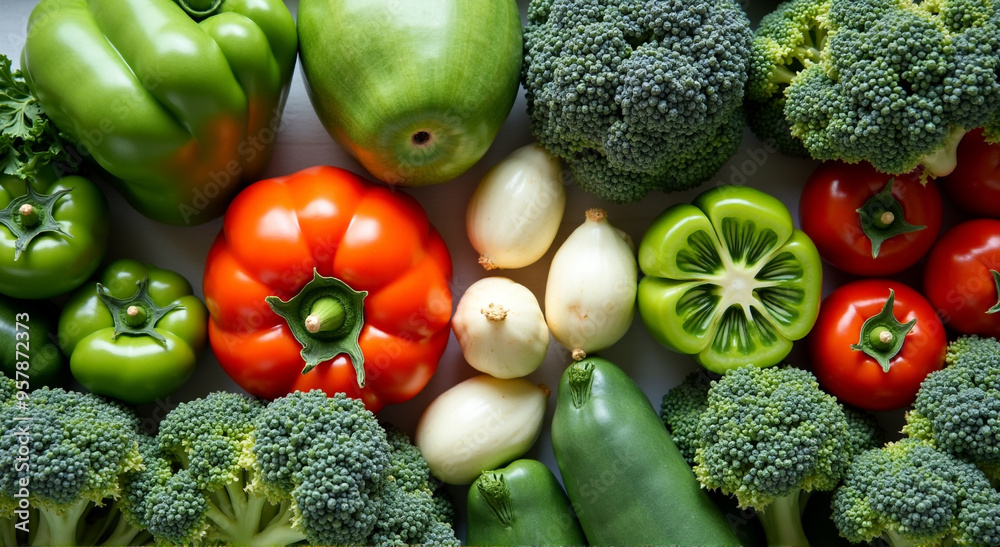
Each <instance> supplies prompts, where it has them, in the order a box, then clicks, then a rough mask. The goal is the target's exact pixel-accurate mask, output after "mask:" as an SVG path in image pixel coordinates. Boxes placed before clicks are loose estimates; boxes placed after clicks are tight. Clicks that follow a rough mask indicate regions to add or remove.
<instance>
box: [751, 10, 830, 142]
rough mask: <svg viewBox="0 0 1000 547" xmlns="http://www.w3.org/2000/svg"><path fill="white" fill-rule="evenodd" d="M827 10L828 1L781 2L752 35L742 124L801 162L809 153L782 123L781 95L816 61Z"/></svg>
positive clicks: (824, 35)
mask: <svg viewBox="0 0 1000 547" xmlns="http://www.w3.org/2000/svg"><path fill="white" fill-rule="evenodd" d="M829 11H830V0H805V1H803V0H792V1H786V2H782V3H780V4H779V5H778V7H777V8H775V9H774V11H772V12H770V13H768V14H767V15H765V16H764V17H762V18H761V20H760V23H758V25H757V28H756V29H755V30H754V37H753V46H752V47H751V50H750V51H751V56H750V73H749V78H748V80H747V92H746V104H745V108H746V111H747V121H748V122H749V123H750V129H751V130H752V131H753V133H754V135H756V136H757V138H759V139H761V140H763V141H766V142H769V143H771V144H772V145H773V146H774V147H775V148H777V149H778V151H779V152H781V153H782V154H785V155H788V156H793V157H806V156H808V155H809V151H808V150H806V147H805V145H804V144H803V143H802V141H801V140H799V139H797V138H795V137H793V136H792V133H791V128H790V127H789V123H788V120H787V119H785V104H786V99H785V90H786V89H787V88H788V85H789V84H790V83H792V81H793V80H794V78H795V77H796V76H797V75H798V73H799V72H801V71H802V69H804V68H805V67H808V66H810V65H812V64H815V63H818V62H819V61H820V59H821V55H822V54H823V52H824V51H825V50H826V47H827V34H828V32H827V29H826V25H825V24H823V23H822V22H821V19H822V17H823V16H825V15H826V13H827V12H829Z"/></svg>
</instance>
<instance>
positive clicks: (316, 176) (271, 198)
mask: <svg viewBox="0 0 1000 547" xmlns="http://www.w3.org/2000/svg"><path fill="white" fill-rule="evenodd" d="M451 274H452V270H451V257H450V255H449V254H448V249H447V247H445V243H444V240H443V239H441V236H440V235H439V234H438V232H437V231H436V230H435V229H434V227H433V226H431V224H430V223H429V222H428V219H427V215H426V213H425V212H424V210H423V209H422V208H421V207H420V204H419V203H417V201H416V200H414V199H413V198H412V197H410V196H408V195H407V194H404V193H402V192H398V191H395V190H392V189H389V188H386V187H384V186H381V185H377V184H373V183H370V182H368V181H367V180H366V179H364V178H362V177H360V176H358V175H355V174H353V173H350V172H348V171H345V170H343V169H337V168H334V167H314V168H310V169H305V170H302V171H299V172H297V173H293V174H291V175H288V176H286V177H279V178H273V179H267V180H262V181H259V182H256V183H254V184H252V185H250V186H248V187H247V188H245V189H244V190H243V191H242V192H240V194H239V195H238V196H237V197H236V199H235V200H233V202H232V204H230V206H229V209H228V210H227V211H226V216H225V220H224V222H223V227H222V231H221V232H220V233H219V235H218V237H217V238H216V240H215V243H214V244H213V245H212V248H211V250H210V251H209V255H208V259H207V261H206V265H205V277H204V285H203V287H204V293H205V303H206V304H207V306H208V310H209V313H210V314H211V320H210V322H209V340H210V341H211V344H212V349H213V351H214V352H215V355H216V357H218V359H219V363H220V364H221V365H222V367H223V369H225V371H226V372H227V373H228V374H229V376H230V377H232V378H233V380H235V381H236V382H237V383H238V384H239V385H240V386H241V387H242V388H243V389H245V390H247V391H248V392H249V393H250V394H252V395H255V396H258V397H263V398H267V399H272V398H275V397H279V396H282V395H285V394H287V393H289V392H291V391H309V390H311V389H322V390H323V391H325V392H326V393H328V394H331V395H332V394H334V393H337V392H344V393H347V395H349V396H351V397H355V398H360V399H361V400H363V401H364V403H365V406H366V407H367V408H368V409H369V410H371V411H373V412H375V411H378V410H380V409H381V408H382V407H383V406H384V405H387V404H395V403H400V402H403V401H406V400H408V399H410V398H411V397H413V396H414V395H416V394H417V393H418V392H419V391H420V390H421V389H423V387H424V386H425V385H426V384H427V382H428V381H429V380H430V378H431V375H432V374H433V373H434V371H435V369H436V368H437V365H438V361H439V359H440V358H441V355H442V353H444V350H445V346H446V345H447V343H448V337H449V334H450V332H451V329H450V318H451V304H452V301H451V289H450V287H449V283H450V281H451ZM317 278H320V279H319V280H317ZM362 291H364V294H363V293H362ZM271 297H275V298H277V299H278V300H280V301H285V302H287V304H286V305H285V306H284V307H282V306H278V308H281V309H283V310H285V313H284V314H279V313H278V311H279V310H278V309H277V308H276V307H275V306H277V305H278V302H277V301H275V300H274V298H271ZM361 297H363V299H362V300H359V298H361ZM334 301H336V302H334ZM359 307H360V310H359ZM338 309H339V310H340V313H335V312H333V311H331V310H338ZM343 310H348V311H347V312H343ZM311 319H315V321H313V322H312V327H310V323H311ZM338 319H339V321H338ZM324 325H325V326H326V327H329V329H326V330H324V329H325V326H324ZM310 328H315V329H316V330H315V331H313V330H309V329H310ZM355 341H356V342H355ZM352 351H353V352H354V353H353V354H352V353H351V352H352ZM355 356H356V357H357V359H355ZM314 364H315V365H316V366H315V367H313V365H314Z"/></svg>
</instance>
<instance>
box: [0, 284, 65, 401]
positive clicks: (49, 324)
mask: <svg viewBox="0 0 1000 547" xmlns="http://www.w3.org/2000/svg"><path fill="white" fill-rule="evenodd" d="M55 327H56V313H55V309H54V308H53V307H52V306H51V305H49V303H48V302H45V301H38V300H33V301H27V300H17V299H14V298H6V297H3V296H0V372H2V373H3V374H4V376H6V377H8V378H11V379H13V380H14V381H16V382H18V389H23V390H25V391H26V390H28V389H35V388H39V387H42V386H52V387H55V386H59V385H63V384H64V383H65V380H66V377H68V376H69V373H68V371H67V370H66V366H65V365H66V360H65V359H64V358H63V354H62V352H60V351H59V345H58V344H57V343H56V336H55V334H56V330H55Z"/></svg>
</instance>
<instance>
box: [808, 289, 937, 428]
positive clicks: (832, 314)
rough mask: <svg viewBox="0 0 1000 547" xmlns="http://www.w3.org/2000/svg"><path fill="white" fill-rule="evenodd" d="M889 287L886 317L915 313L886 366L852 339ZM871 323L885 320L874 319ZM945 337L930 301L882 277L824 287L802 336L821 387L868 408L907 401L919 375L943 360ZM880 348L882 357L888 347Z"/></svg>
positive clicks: (901, 319)
mask: <svg viewBox="0 0 1000 547" xmlns="http://www.w3.org/2000/svg"><path fill="white" fill-rule="evenodd" d="M890 290H891V291H892V294H893V299H894V302H893V306H892V315H893V316H894V318H895V319H890V320H889V321H891V322H892V323H897V324H905V323H909V322H910V321H911V320H914V319H915V320H916V323H914V325H913V327H912V328H911V329H910V330H909V331H908V332H906V333H905V335H904V336H903V339H902V345H901V347H900V348H899V350H898V352H897V353H896V354H895V355H892V356H891V357H889V358H888V359H887V363H888V366H889V370H888V371H886V370H884V369H883V368H882V365H880V364H879V363H878V361H877V360H876V359H875V358H873V357H871V356H870V355H868V354H867V353H865V352H864V351H860V350H855V349H853V348H852V345H855V344H858V343H859V342H860V341H861V338H862V327H863V325H864V324H865V321H867V320H868V319H869V318H871V317H876V316H878V315H879V312H882V311H883V308H884V307H885V305H886V302H887V301H888V299H889V294H890ZM875 324H879V325H885V324H887V322H886V321H885V320H879V319H876V320H874V321H873V323H872V325H875ZM904 330H905V329H904ZM897 332H903V330H900V331H897ZM895 340H898V337H897V338H895ZM947 343H948V341H947V338H946V337H945V331H944V326H943V325H942V324H941V320H940V319H939V318H938V316H937V314H936V313H935V312H934V308H933V307H932V306H931V305H930V303H929V302H927V300H926V299H924V297H922V296H921V295H920V293H918V292H917V291H915V290H913V289H911V288H910V287H908V286H906V285H904V284H902V283H899V282H897V281H891V280H888V279H863V280H860V281H854V282H852V283H848V284H846V285H843V286H841V287H840V288H838V289H837V290H835V291H833V292H832V293H830V295H829V296H827V297H826V299H824V300H823V303H822V305H821V306H820V311H819V319H817V321H816V326H814V327H813V330H812V332H811V333H810V335H809V337H808V344H809V354H810V358H811V361H812V366H813V372H814V373H815V374H816V378H817V379H819V383H820V385H822V386H823V389H825V390H826V391H827V392H829V393H830V394H832V395H834V396H835V397H837V398H838V399H840V400H841V401H843V402H845V403H848V404H851V405H854V406H857V407H860V408H864V409H868V410H892V409H896V408H902V407H905V406H908V405H909V404H911V403H912V402H913V399H914V398H915V397H916V394H917V389H918V388H919V387H920V382H922V381H923V380H924V377H926V376H927V375H928V374H930V373H931V372H933V371H935V370H939V369H940V368H941V367H943V366H944V355H945V347H946V345H947ZM885 353H886V356H887V357H888V356H889V355H891V349H889V350H886V351H885Z"/></svg>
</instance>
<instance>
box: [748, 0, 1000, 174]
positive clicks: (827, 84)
mask: <svg viewBox="0 0 1000 547" xmlns="http://www.w3.org/2000/svg"><path fill="white" fill-rule="evenodd" d="M753 51H754V53H753V55H752V62H751V70H750V78H749V82H748V83H747V98H748V109H749V110H750V112H751V115H750V119H751V127H752V128H754V130H755V131H756V132H757V134H758V136H760V137H761V138H764V139H770V140H773V141H774V142H775V143H776V145H777V146H778V147H779V148H780V149H783V150H786V151H791V152H793V153H797V152H801V150H799V149H798V147H797V145H795V144H794V143H791V142H789V138H788V135H789V134H790V135H791V136H793V137H795V138H797V139H799V140H800V141H801V144H802V146H803V147H804V149H805V150H807V151H808V153H809V154H810V155H811V156H812V157H813V158H815V159H819V160H843V161H846V162H849V163H857V162H859V161H867V162H870V163H871V164H872V165H874V166H875V168H876V169H878V170H879V171H882V172H885V173H892V174H901V173H906V172H909V171H911V170H913V169H914V168H917V167H919V166H923V169H924V170H925V172H926V173H927V174H929V175H932V176H943V175H947V174H948V173H950V172H951V170H952V169H954V167H955V163H956V158H955V148H956V146H957V145H958V142H959V140H961V138H962V136H963V135H964V134H965V133H966V132H967V131H968V130H971V129H973V128H977V127H982V126H986V129H987V130H986V135H987V138H988V139H989V140H990V141H995V140H997V139H998V138H1000V134H998V127H1000V125H998V123H997V122H998V120H1000V117H998V114H997V112H998V109H997V107H998V106H1000V81H998V78H997V76H996V69H997V66H998V65H1000V6H998V5H997V4H996V3H995V2H992V1H990V0H936V1H933V2H920V1H916V0H864V1H856V0H790V1H788V2H785V3H783V4H781V5H780V6H779V7H778V8H777V9H776V10H775V11H774V12H773V13H771V14H770V15H767V16H765V17H764V18H763V19H762V20H761V23H760V25H759V26H758V28H757V31H756V33H755V40H754V45H753ZM782 103H783V110H784V117H785V123H784V124H782V123H781V121H780V115H779V113H778V109H779V108H782V107H781V104H782Z"/></svg>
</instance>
